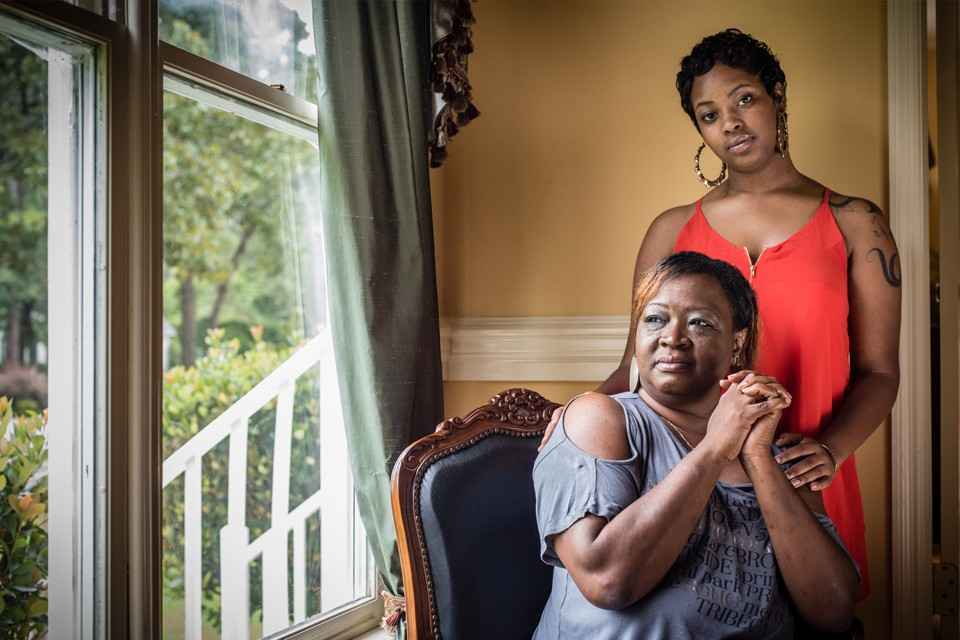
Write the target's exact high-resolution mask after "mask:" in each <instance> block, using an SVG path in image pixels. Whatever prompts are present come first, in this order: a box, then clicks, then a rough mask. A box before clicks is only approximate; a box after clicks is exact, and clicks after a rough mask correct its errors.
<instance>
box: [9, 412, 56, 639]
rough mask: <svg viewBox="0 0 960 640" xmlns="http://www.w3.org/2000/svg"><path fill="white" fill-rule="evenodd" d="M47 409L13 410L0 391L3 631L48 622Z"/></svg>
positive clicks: (20, 633) (25, 634)
mask: <svg viewBox="0 0 960 640" xmlns="http://www.w3.org/2000/svg"><path fill="white" fill-rule="evenodd" d="M46 423H47V420H46V413H43V414H33V413H31V414H28V415H23V416H18V417H16V416H14V414H13V403H12V402H10V400H9V399H8V398H5V397H0V425H2V429H4V430H5V434H4V435H2V436H0V469H2V471H0V637H3V638H10V639H14V638H16V639H21V638H22V639H26V638H33V637H37V636H39V635H40V634H41V633H43V632H44V631H46V628H47V473H46V469H45V464H44V463H45V462H46V459H47V447H46V437H45V433H44V432H45V430H46Z"/></svg>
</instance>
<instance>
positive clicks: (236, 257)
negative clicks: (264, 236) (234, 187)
mask: <svg viewBox="0 0 960 640" xmlns="http://www.w3.org/2000/svg"><path fill="white" fill-rule="evenodd" d="M253 230H254V229H253V227H247V228H246V229H244V230H243V236H242V237H241V238H240V244H239V245H238V246H237V250H236V251H234V252H233V258H231V260H230V264H231V266H232V267H233V268H232V269H231V270H230V272H229V273H228V274H227V277H226V278H225V279H224V281H223V282H221V283H220V284H218V285H217V293H216V297H215V298H214V299H213V307H211V309H210V315H209V316H208V318H207V319H208V322H207V326H208V327H210V328H211V329H215V328H216V327H218V326H220V312H221V311H223V304H224V302H226V300H227V291H228V290H229V288H230V280H231V278H233V274H234V273H235V272H236V271H237V268H238V267H239V266H240V258H241V257H243V254H244V252H245V251H246V250H247V243H248V242H249V241H250V238H251V237H252V236H253Z"/></svg>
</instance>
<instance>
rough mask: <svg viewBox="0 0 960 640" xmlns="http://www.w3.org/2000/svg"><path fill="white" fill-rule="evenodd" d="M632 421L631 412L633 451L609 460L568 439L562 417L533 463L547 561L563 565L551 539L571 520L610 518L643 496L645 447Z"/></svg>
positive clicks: (542, 548) (542, 546)
mask: <svg viewBox="0 0 960 640" xmlns="http://www.w3.org/2000/svg"><path fill="white" fill-rule="evenodd" d="M633 422H635V421H633V420H631V419H630V417H629V416H628V418H627V439H628V441H629V443H630V451H631V455H630V457H629V458H626V459H624V460H605V459H602V458H597V457H595V456H592V455H590V454H588V453H586V452H585V451H583V450H581V449H580V448H578V447H577V446H576V445H575V444H574V443H573V442H572V441H570V440H569V439H568V438H567V437H566V432H565V430H564V428H563V417H561V419H560V422H559V423H558V425H557V428H556V429H555V430H554V434H553V436H552V437H551V438H550V441H549V442H548V443H547V445H546V446H545V447H544V449H543V451H541V453H540V455H539V456H538V457H537V460H536V462H535V463H534V467H533V484H534V491H535V493H536V505H537V507H536V508H537V526H538V528H539V531H540V557H541V558H542V559H543V561H544V562H546V563H547V564H550V565H553V566H557V567H562V566H563V563H562V562H561V561H560V558H559V557H557V554H556V552H555V550H554V548H553V539H554V538H555V537H556V536H557V535H558V534H561V533H563V532H564V531H566V530H567V529H568V528H569V527H570V526H571V525H572V524H573V523H575V522H576V521H578V520H580V519H581V518H583V517H585V516H586V515H588V514H593V515H595V516H599V517H601V518H605V519H607V520H610V519H612V518H613V517H614V516H616V515H617V514H618V513H620V512H621V511H622V510H623V509H624V508H626V507H627V506H628V505H629V504H631V503H632V502H633V501H634V500H636V499H637V498H639V497H640V487H641V486H642V483H641V480H640V479H641V476H642V473H643V461H644V453H645V452H644V451H643V449H644V448H645V447H644V446H643V444H642V443H643V439H642V438H637V437H636V435H637V434H636V433H634V432H635V431H636V427H637V425H636V424H632V423H633Z"/></svg>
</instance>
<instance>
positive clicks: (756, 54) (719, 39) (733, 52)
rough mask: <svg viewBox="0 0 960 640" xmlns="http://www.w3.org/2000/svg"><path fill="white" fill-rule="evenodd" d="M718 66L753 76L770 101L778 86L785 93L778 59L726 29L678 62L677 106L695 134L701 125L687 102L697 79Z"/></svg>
mask: <svg viewBox="0 0 960 640" xmlns="http://www.w3.org/2000/svg"><path fill="white" fill-rule="evenodd" d="M717 63H720V64H725V65H727V66H728V67H734V68H736V69H743V70H744V71H749V72H750V73H753V74H756V75H757V77H759V78H760V81H761V82H762V83H763V86H764V88H765V89H766V90H767V93H768V94H769V95H770V96H771V97H773V88H774V87H775V86H776V85H777V83H778V82H779V83H781V84H782V85H783V89H784V91H786V89H787V76H786V75H785V74H784V73H783V69H782V68H781V67H780V61H779V60H777V56H775V55H773V52H772V51H770V47H768V46H767V45H766V43H764V42H761V41H760V40H757V39H756V38H754V37H753V36H751V35H750V34H749V33H744V32H743V31H740V29H727V30H726V31H721V32H720V33H715V34H713V35H712V36H707V37H706V38H704V39H703V40H701V41H700V43H699V44H697V46H695V47H694V48H693V50H692V51H691V52H690V53H689V54H688V55H686V56H684V58H683V60H681V61H680V71H678V72H677V91H678V92H679V93H680V106H681V107H683V110H684V111H686V112H687V115H688V116H690V120H691V121H692V122H693V126H695V127H696V128H697V131H699V130H700V125H698V124H697V118H696V115H695V114H694V113H693V104H692V103H691V102H690V92H691V91H692V90H693V81H694V79H695V78H696V77H697V76H702V75H703V74H705V73H707V72H708V71H710V69H713V66H714V65H715V64H717Z"/></svg>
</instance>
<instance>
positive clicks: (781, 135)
mask: <svg viewBox="0 0 960 640" xmlns="http://www.w3.org/2000/svg"><path fill="white" fill-rule="evenodd" d="M789 144H790V134H789V133H788V132H787V110H786V109H783V110H781V111H779V112H778V113H777V153H779V154H780V157H781V158H786V157H787V147H788V146H789Z"/></svg>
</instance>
